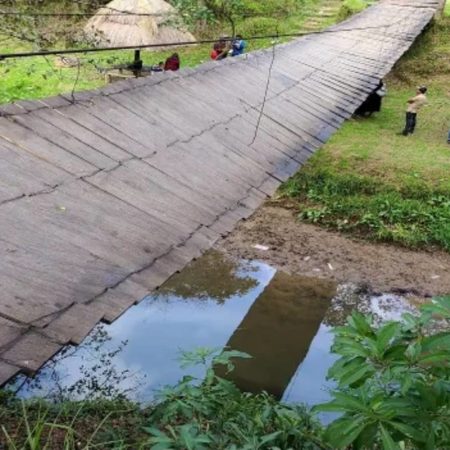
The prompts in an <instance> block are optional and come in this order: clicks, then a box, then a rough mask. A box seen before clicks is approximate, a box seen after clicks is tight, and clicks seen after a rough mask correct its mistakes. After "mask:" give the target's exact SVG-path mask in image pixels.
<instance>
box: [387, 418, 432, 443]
mask: <svg viewBox="0 0 450 450" xmlns="http://www.w3.org/2000/svg"><path fill="white" fill-rule="evenodd" d="M389 425H391V427H393V428H395V429H396V430H398V431H400V432H401V433H403V434H404V435H405V436H407V437H409V438H411V439H414V440H415V441H417V442H426V440H427V436H426V435H424V434H423V433H422V432H421V431H419V430H418V429H417V428H415V427H413V426H412V425H407V424H405V423H400V422H394V421H390V422H389Z"/></svg>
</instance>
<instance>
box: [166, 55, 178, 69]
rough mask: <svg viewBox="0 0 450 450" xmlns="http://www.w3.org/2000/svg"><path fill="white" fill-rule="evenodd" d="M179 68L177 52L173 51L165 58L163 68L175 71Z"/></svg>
mask: <svg viewBox="0 0 450 450" xmlns="http://www.w3.org/2000/svg"><path fill="white" fill-rule="evenodd" d="M179 69H180V57H179V56H178V53H174V54H173V55H172V56H170V57H169V58H167V59H166V63H165V64H164V70H172V71H177V70H179Z"/></svg>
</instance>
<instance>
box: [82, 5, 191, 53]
mask: <svg viewBox="0 0 450 450" xmlns="http://www.w3.org/2000/svg"><path fill="white" fill-rule="evenodd" d="M84 31H85V33H86V35H87V37H88V38H89V39H91V40H92V41H93V42H95V43H96V44H97V45H99V46H100V45H101V46H105V47H118V46H139V45H147V44H164V43H168V42H180V43H182V42H195V37H194V36H193V35H192V34H191V33H189V32H188V31H187V30H186V29H185V28H184V27H183V26H182V25H180V18H179V17H178V14H177V11H176V9H175V8H174V7H173V6H171V5H170V4H169V3H167V2H165V1H164V0H113V1H112V2H110V3H108V4H107V5H106V6H104V7H102V8H100V9H99V11H98V12H97V14H96V15H95V16H93V17H92V18H91V19H90V20H89V21H88V23H87V24H86V26H85V28H84ZM149 50H151V49H149Z"/></svg>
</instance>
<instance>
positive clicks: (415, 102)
mask: <svg viewBox="0 0 450 450" xmlns="http://www.w3.org/2000/svg"><path fill="white" fill-rule="evenodd" d="M427 90H428V89H427V88H426V86H420V87H418V88H417V92H416V96H415V97H412V98H410V99H409V100H408V108H407V110H406V125H405V129H404V130H403V133H402V134H403V136H408V135H410V134H413V133H414V130H415V128H416V123H417V113H418V112H419V110H420V109H421V108H422V107H423V106H424V105H426V103H427V95H426V94H427Z"/></svg>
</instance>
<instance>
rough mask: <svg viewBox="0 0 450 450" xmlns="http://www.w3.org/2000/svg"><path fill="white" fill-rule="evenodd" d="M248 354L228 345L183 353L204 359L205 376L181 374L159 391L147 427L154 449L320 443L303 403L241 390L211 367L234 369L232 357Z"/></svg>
mask: <svg viewBox="0 0 450 450" xmlns="http://www.w3.org/2000/svg"><path fill="white" fill-rule="evenodd" d="M248 357H249V356H248V355H246V354H244V353H241V352H236V351H228V350H226V351H224V352H221V351H211V350H207V349H199V350H197V351H195V352H192V353H184V354H183V361H184V362H185V366H186V364H189V365H191V364H199V363H200V364H204V365H205V366H206V367H207V371H206V372H207V373H206V377H205V379H204V380H203V381H202V380H198V379H195V378H192V377H185V378H183V380H181V381H180V383H178V384H177V385H176V386H174V387H169V388H166V389H165V390H164V391H163V392H162V402H161V403H160V404H158V405H157V406H156V407H155V409H154V411H153V413H152V415H151V417H150V423H151V426H149V427H146V428H145V430H146V431H147V433H148V434H149V435H150V441H149V442H150V444H151V445H152V447H151V448H152V450H166V449H167V450H168V449H191V450H201V449H205V448H208V449H214V450H220V449H227V450H232V449H234V450H237V449H240V450H254V449H276V448H280V449H281V448H283V449H288V448H292V449H294V448H295V449H305V450H316V449H321V448H324V447H323V445H322V444H321V443H320V438H319V434H320V426H319V425H318V424H317V423H316V422H315V421H314V420H313V419H312V418H311V416H310V415H309V414H308V413H307V411H306V410H305V409H304V408H302V407H298V406H285V405H282V404H280V403H279V402H278V401H277V400H276V399H274V398H273V397H271V396H269V395H268V394H266V393H261V394H259V395H254V394H249V393H243V392H241V391H240V390H239V389H238V388H237V387H236V386H235V385H234V384H233V383H232V382H230V381H227V380H224V379H223V378H220V377H218V376H217V375H216V373H215V371H214V368H216V367H218V366H224V367H225V368H226V370H228V371H229V370H232V369H233V367H234V366H233V362H232V361H233V359H234V358H248ZM155 424H157V425H155Z"/></svg>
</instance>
